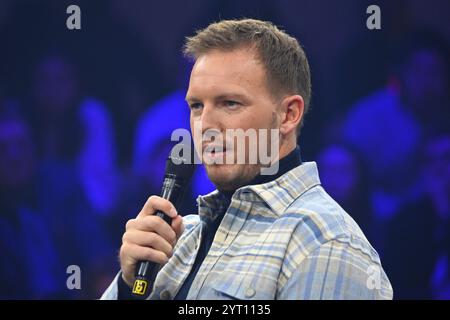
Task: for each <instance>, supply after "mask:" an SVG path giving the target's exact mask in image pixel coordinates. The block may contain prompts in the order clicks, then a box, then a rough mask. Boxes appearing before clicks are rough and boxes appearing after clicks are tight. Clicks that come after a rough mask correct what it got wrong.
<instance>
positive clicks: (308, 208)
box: [280, 186, 378, 260]
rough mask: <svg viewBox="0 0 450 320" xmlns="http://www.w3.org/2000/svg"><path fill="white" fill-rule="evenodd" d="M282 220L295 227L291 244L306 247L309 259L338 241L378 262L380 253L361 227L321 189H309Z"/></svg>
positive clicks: (286, 212)
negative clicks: (314, 252) (321, 249)
mask: <svg viewBox="0 0 450 320" xmlns="http://www.w3.org/2000/svg"><path fill="white" fill-rule="evenodd" d="M280 219H289V220H291V223H292V224H293V225H295V229H293V232H292V237H291V242H292V243H294V244H295V243H298V244H302V247H304V248H305V252H304V254H305V256H307V255H308V254H309V253H311V252H312V251H314V250H316V249H317V248H319V247H320V246H322V245H325V244H326V243H329V242H330V241H336V242H339V243H342V244H345V245H346V246H349V247H351V248H354V249H355V250H359V251H361V253H364V254H365V255H367V256H368V257H371V259H374V260H378V254H377V252H376V251H375V249H373V247H372V246H371V245H370V243H369V241H368V240H367V238H366V236H365V235H364V233H363V231H362V230H361V228H360V227H359V226H358V224H357V223H356V222H355V221H354V219H353V218H352V217H351V216H350V215H349V214H348V213H347V212H346V211H345V210H344V209H343V208H342V207H341V206H339V204H338V203H337V202H336V201H335V200H333V199H332V198H331V197H330V196H329V195H328V193H327V192H326V191H325V190H324V189H323V188H322V187H321V186H315V187H313V188H311V189H309V190H308V191H307V192H305V193H304V194H303V195H302V196H301V197H299V198H298V199H296V200H295V201H294V202H293V203H292V204H291V206H289V208H288V209H287V210H286V211H285V212H284V213H283V214H282V215H281V216H280Z"/></svg>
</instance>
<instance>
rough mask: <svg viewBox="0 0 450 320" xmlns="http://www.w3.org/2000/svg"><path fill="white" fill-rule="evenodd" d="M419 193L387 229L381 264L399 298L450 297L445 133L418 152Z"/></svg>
mask: <svg viewBox="0 0 450 320" xmlns="http://www.w3.org/2000/svg"><path fill="white" fill-rule="evenodd" d="M421 151H422V157H421V159H422V168H421V171H420V173H421V181H422V182H423V183H422V185H423V187H424V193H423V195H422V196H421V197H420V198H418V199H416V200H415V201H414V202H413V203H410V204H408V205H405V206H404V207H402V208H401V210H399V212H398V214H397V215H396V216H395V217H394V219H393V221H392V222H391V224H390V225H389V231H388V237H387V241H386V243H387V245H386V252H385V257H384V260H383V261H384V266H385V269H386V272H387V273H388V274H389V279H390V280H391V283H392V286H393V288H395V297H396V298H398V299H450V265H449V263H450V260H449V259H450V134H448V133H447V134H443V135H438V136H435V137H434V138H431V139H429V140H428V141H427V142H426V143H425V145H424V147H423V148H422V150H421Z"/></svg>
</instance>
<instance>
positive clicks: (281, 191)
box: [197, 146, 320, 220]
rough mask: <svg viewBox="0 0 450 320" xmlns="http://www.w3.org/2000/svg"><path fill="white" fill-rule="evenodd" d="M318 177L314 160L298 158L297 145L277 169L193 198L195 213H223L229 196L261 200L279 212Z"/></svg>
mask: <svg viewBox="0 0 450 320" xmlns="http://www.w3.org/2000/svg"><path fill="white" fill-rule="evenodd" d="M319 184H320V180H319V176H318V172H317V166H316V163H315V162H307V163H303V164H302V162H301V157H300V149H299V147H298V146H297V147H296V148H295V149H294V150H293V151H292V152H291V153H289V154H288V155H287V156H286V157H284V158H282V159H281V160H280V162H279V170H278V173H277V174H275V175H272V176H263V175H258V176H257V177H255V178H254V179H253V180H252V181H251V182H250V183H249V185H247V186H244V187H241V188H239V189H237V190H236V191H235V192H234V193H228V194H227V193H223V192H220V191H218V190H214V191H213V192H211V193H209V194H207V195H205V196H199V197H198V198H197V203H198V206H199V214H200V216H201V217H206V218H208V220H215V219H216V218H217V216H219V215H221V214H223V213H224V211H225V210H226V209H227V207H228V206H229V205H230V202H231V200H232V199H237V200H247V201H257V200H258V199H257V198H258V197H259V198H260V200H262V201H263V202H265V203H266V204H267V205H268V206H269V207H270V208H271V209H272V210H273V212H274V213H275V214H281V213H282V212H284V211H285V209H287V207H288V206H289V205H290V204H291V203H292V202H293V201H294V200H295V199H296V198H297V197H299V196H300V195H301V194H302V193H304V192H305V191H306V190H308V189H310V188H312V187H313V186H315V185H319Z"/></svg>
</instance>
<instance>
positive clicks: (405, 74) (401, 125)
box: [342, 31, 450, 223]
mask: <svg viewBox="0 0 450 320" xmlns="http://www.w3.org/2000/svg"><path fill="white" fill-rule="evenodd" d="M393 51H394V54H393V55H392V56H393V58H392V61H393V62H392V65H393V68H392V70H391V74H392V76H391V77H390V79H389V83H388V85H387V86H386V87H385V88H382V89H380V90H378V91H376V92H374V93H373V94H371V95H370V96H368V97H365V98H363V99H361V100H360V101H359V102H357V103H356V104H355V105H354V106H353V107H352V108H351V110H350V111H349V113H348V115H347V117H346V119H345V120H344V121H343V129H342V130H343V139H344V141H345V142H346V143H348V144H349V145H351V146H352V147H354V148H355V149H356V150H357V151H358V152H360V153H361V155H362V156H363V159H364V161H365V162H366V163H367V165H368V171H369V172H368V173H369V179H370V180H371V181H372V184H373V190H372V191H371V202H372V206H373V208H374V210H375V217H376V219H378V220H379V221H380V223H388V221H389V219H391V218H392V216H393V215H394V214H395V213H396V212H398V210H399V208H400V207H401V206H403V205H404V204H405V203H407V202H409V201H411V200H412V199H414V198H416V197H417V196H418V195H419V193H420V183H419V180H418V175H417V173H418V172H419V168H420V162H419V161H417V159H418V155H419V150H418V149H419V147H420V143H421V141H422V140H423V137H424V136H427V135H430V134H432V133H433V132H435V131H438V130H442V129H443V128H445V127H448V119H449V118H450V108H449V104H450V96H449V92H450V91H449V88H450V82H449V76H450V72H449V65H450V64H449V54H448V52H449V51H448V49H447V44H446V42H445V40H443V39H442V38H441V37H440V36H439V35H437V34H435V33H432V32H429V31H421V32H412V33H411V34H408V35H404V36H403V39H401V40H399V41H398V48H397V49H396V50H393Z"/></svg>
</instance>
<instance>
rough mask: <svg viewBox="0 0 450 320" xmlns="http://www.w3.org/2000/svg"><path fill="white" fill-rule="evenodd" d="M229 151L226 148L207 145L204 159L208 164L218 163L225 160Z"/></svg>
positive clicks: (204, 149) (204, 150)
mask: <svg viewBox="0 0 450 320" xmlns="http://www.w3.org/2000/svg"><path fill="white" fill-rule="evenodd" d="M227 150H228V149H227V148H226V146H222V145H207V146H205V147H204V148H203V158H204V160H205V161H206V162H207V163H211V162H217V161H218V160H220V159H222V160H224V157H225V155H226V153H227ZM222 163H224V162H222Z"/></svg>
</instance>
